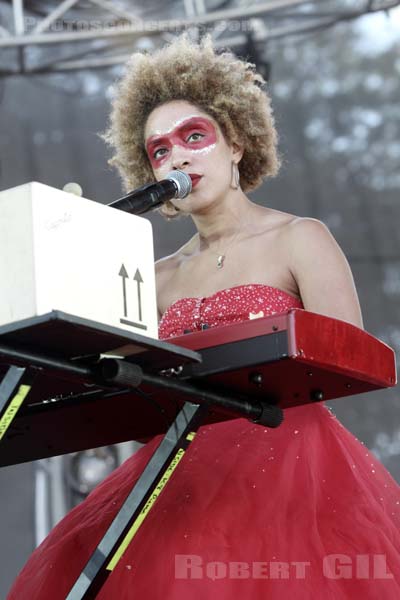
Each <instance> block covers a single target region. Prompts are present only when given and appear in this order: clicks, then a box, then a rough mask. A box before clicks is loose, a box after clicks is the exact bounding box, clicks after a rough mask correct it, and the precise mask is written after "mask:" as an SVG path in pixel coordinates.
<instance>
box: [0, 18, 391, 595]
mask: <svg viewBox="0 0 400 600" xmlns="http://www.w3.org/2000/svg"><path fill="white" fill-rule="evenodd" d="M399 12H400V11H399V9H396V10H393V11H392V14H391V17H390V18H389V17H388V16H386V17H385V16H384V15H383V14H376V15H374V16H369V17H364V18H362V19H360V20H358V21H357V22H355V23H353V24H342V25H340V26H337V27H335V28H334V29H330V30H327V31H325V32H317V33H314V34H312V35H307V36H306V37H304V36H303V37H297V38H295V37H294V38H291V39H282V40H280V41H276V42H274V43H271V44H269V45H268V48H267V49H266V52H265V53H264V60H265V61H267V62H268V63H269V64H270V67H271V80H270V86H269V89H270V93H271V95H272V97H273V102H274V106H275V113H276V118H277V125H278V129H279V132H280V150H281V153H282V155H283V159H284V161H283V168H282V170H281V173H280V175H279V177H278V178H276V179H275V180H273V181H270V182H268V183H266V184H265V185H264V186H263V187H262V188H260V189H259V190H257V191H256V192H255V193H254V194H253V195H252V198H253V199H254V200H255V201H257V202H259V203H260V204H263V205H266V206H271V207H273V208H277V209H279V210H283V211H287V212H291V213H295V214H298V215H302V216H312V217H316V218H318V219H321V220H322V221H324V222H325V223H326V224H327V225H328V226H329V227H330V229H331V231H332V233H333V234H334V236H335V237H336V239H337V240H338V242H339V243H340V245H341V246H342V248H343V250H344V251H345V253H346V255H347V257H348V259H349V261H350V264H351V266H352V269H353V273H354V277H355V281H356V285H357V289H358V292H359V296H360V301H361V305H362V309H363V316H364V324H365V328H366V329H367V330H368V331H370V332H371V333H372V334H373V335H375V336H377V337H379V338H381V339H382V340H384V341H385V342H387V343H388V344H390V345H391V346H392V347H394V348H395V349H396V351H398V350H399V347H400V327H399V316H400V303H399V300H400V270H399V267H400V233H399V224H400V219H399V217H400V207H399V187H400V169H399V162H400V135H399V133H400V131H399V129H400V118H399V117H400V89H399V74H400V58H399V56H400V52H399V50H400V43H399V38H400V16H399ZM120 73H121V67H114V68H112V69H101V70H100V69H99V70H93V71H80V72H71V73H68V74H67V75H66V74H53V75H50V74H48V75H34V76H29V77H28V76H15V77H8V78H2V79H1V78H0V100H1V103H0V190H6V189H8V188H11V187H13V186H16V185H19V184H22V183H25V182H28V181H33V180H35V181H40V182H42V183H46V184H48V185H51V186H54V187H56V188H62V187H63V185H64V184H66V183H67V182H69V181H77V182H79V183H80V184H81V186H82V188H83V191H84V196H85V197H87V198H90V199H94V200H97V201H99V202H102V203H106V202H110V201H111V200H113V199H116V198H118V197H119V196H120V195H121V187H120V182H119V179H118V176H117V174H116V173H114V172H113V171H111V170H110V168H109V167H108V166H107V152H108V151H107V149H106V148H105V146H104V144H103V142H102V141H101V139H100V138H99V136H98V133H99V132H101V131H102V130H104V128H105V126H106V122H107V114H108V110H109V102H110V98H111V95H112V84H113V82H114V81H115V79H116V78H117V77H118V75H119V74H120ZM149 218H150V220H151V222H152V224H153V231H154V241H155V252H156V257H157V258H158V257H160V256H163V255H165V254H169V253H171V252H173V251H174V250H176V248H177V247H178V246H179V245H180V244H182V243H183V242H184V241H185V240H186V239H187V238H188V236H189V235H190V234H191V233H192V232H193V231H194V229H193V226H192V224H191V222H190V221H189V220H179V221H178V222H166V221H165V220H164V219H162V218H161V217H160V216H159V215H156V214H154V215H150V217H149ZM399 402H400V399H399V391H398V390H397V389H396V388H394V389H391V390H385V391H381V392H377V393H371V394H369V395H366V396H364V395H362V396H355V397H352V398H347V399H342V400H337V401H334V402H331V403H330V404H331V406H332V407H333V409H334V411H335V413H336V414H337V415H338V417H339V418H340V419H341V420H342V422H343V423H344V424H345V425H346V426H347V427H348V428H349V429H350V430H351V431H352V432H354V434H355V435H356V436H357V437H358V438H359V439H360V440H362V441H363V442H364V443H365V444H366V446H367V447H368V448H371V449H373V450H374V451H375V453H376V454H377V455H378V457H379V458H380V459H381V461H382V462H383V463H384V464H385V465H386V467H387V468H388V469H389V471H390V472H391V473H392V475H393V476H394V477H395V478H396V479H397V481H399V482H400V461H399V456H400V425H399ZM32 473H33V465H32V464H26V465H20V466H16V467H9V468H3V469H1V470H0V489H1V500H0V524H1V529H0V531H1V537H2V543H1V547H2V560H1V562H0V598H3V597H5V594H6V591H7V590H8V588H9V586H10V584H11V582H12V580H13V578H14V577H15V575H16V574H17V572H18V570H19V569H20V568H21V567H22V565H23V563H24V562H25V560H26V558H27V557H28V556H29V554H30V552H31V551H32V548H33V533H32V521H33V476H32Z"/></svg>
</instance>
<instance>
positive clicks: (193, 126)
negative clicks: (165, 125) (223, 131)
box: [146, 117, 217, 169]
mask: <svg viewBox="0 0 400 600" xmlns="http://www.w3.org/2000/svg"><path fill="white" fill-rule="evenodd" d="M216 141H217V132H216V129H215V126H214V124H213V123H212V122H211V121H210V120H209V119H207V118H205V117H191V118H189V119H187V120H186V121H183V122H182V123H179V124H178V125H177V126H176V127H175V128H174V129H172V130H171V131H169V132H167V133H165V134H164V135H159V134H156V135H153V136H151V137H149V139H148V140H147V142H146V152H147V156H148V157H149V160H150V163H151V166H152V167H153V169H158V168H160V166H161V165H162V164H163V163H164V161H165V160H166V159H167V157H168V155H169V153H170V151H171V150H172V147H173V146H174V145H175V144H177V145H179V146H182V147H184V148H187V149H189V150H203V149H204V148H207V147H208V146H211V145H212V144H215V143H216Z"/></svg>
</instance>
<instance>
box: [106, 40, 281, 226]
mask: <svg viewBox="0 0 400 600" xmlns="http://www.w3.org/2000/svg"><path fill="white" fill-rule="evenodd" d="M264 83H265V81H264V79H263V78H262V77H261V75H260V74H258V73H256V71H255V67H254V65H252V64H250V63H248V62H245V61H243V60H241V59H239V58H237V57H236V56H234V55H233V54H232V53H231V52H229V51H225V52H223V53H221V54H217V53H216V52H215V50H214V48H213V46H212V42H211V39H210V37H209V36H206V37H205V38H203V40H201V41H200V42H198V43H195V42H192V41H191V40H190V39H189V38H188V37H187V36H186V35H182V36H180V37H178V38H176V39H175V40H174V41H172V42H171V43H170V44H169V45H167V46H164V47H163V48H161V49H159V50H157V51H156V52H154V53H153V54H142V53H135V54H133V55H132V56H131V58H130V60H129V61H128V63H127V69H126V73H125V75H124V76H123V78H122V79H121V81H120V82H119V85H118V88H117V93H116V94H115V97H114V100H113V103H112V111H111V115H110V125H109V128H108V130H107V131H106V132H105V135H104V136H103V137H104V139H105V140H106V142H107V143H108V144H109V145H111V146H112V147H113V148H114V149H115V154H114V156H113V157H112V158H111V159H110V161H109V163H110V164H112V165H114V166H116V167H117V169H118V170H119V173H120V175H121V177H122V179H123V183H124V187H125V188H126V190H129V189H132V188H136V187H138V186H141V185H144V184H146V183H150V182H151V181H154V175H153V171H152V168H151V165H150V161H149V159H148V157H147V154H146V150H145V145H144V127H145V124H146V121H147V118H148V116H149V115H150V113H151V112H152V111H153V110H154V109H155V108H156V107H157V106H159V105H160V104H164V103H166V102H170V101H173V100H186V101H187V102H190V103H192V104H194V105H196V106H197V107H198V108H199V109H201V110H203V111H204V112H205V113H207V114H208V115H210V116H211V117H213V118H214V119H215V121H216V122H217V123H218V125H219V126H220V128H221V131H222V133H223V134H224V136H225V138H226V140H227V142H228V143H232V142H235V141H238V142H240V143H241V144H243V145H244V153H243V157H242V159H241V161H240V163H239V173H240V184H241V187H242V189H243V191H244V192H247V191H250V190H253V189H255V188H256V187H258V186H259V185H260V184H261V183H262V181H263V179H264V178H265V177H273V176H274V175H276V174H277V172H278V170H279V166H280V160H279V156H278V152H277V141H278V137H277V133H276V129H275V126H274V118H273V114H272V108H271V103H270V98H269V96H268V95H267V94H266V92H265V91H264V90H263V89H261V86H263V84H264ZM160 212H161V213H162V214H163V215H164V216H167V217H174V216H177V215H179V211H178V210H177V209H175V207H174V206H173V204H172V203H171V202H166V203H165V204H164V205H163V206H162V208H161V209H160Z"/></svg>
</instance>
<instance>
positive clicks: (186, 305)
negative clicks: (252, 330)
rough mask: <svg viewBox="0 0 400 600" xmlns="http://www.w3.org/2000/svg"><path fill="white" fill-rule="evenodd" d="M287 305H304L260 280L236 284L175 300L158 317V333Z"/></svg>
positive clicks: (256, 314)
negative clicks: (194, 296) (201, 295)
mask: <svg viewBox="0 0 400 600" xmlns="http://www.w3.org/2000/svg"><path fill="white" fill-rule="evenodd" d="M290 308H303V305H302V303H301V301H300V300H298V299H297V298H295V297H294V296H291V295H290V294H288V293H287V292H284V291H283V290H280V289H279V288H275V287H272V286H269V285H264V284H262V283H252V284H247V285H237V286H234V287H231V288H226V289H224V290H220V291H219V292H216V293H215V294H212V295H211V296H205V297H200V298H181V299H180V300H177V301H176V302H174V303H173V304H171V305H170V306H169V307H168V308H167V310H166V311H165V313H164V315H163V317H162V319H161V321H160V324H159V337H160V339H166V338H170V337H174V336H178V335H182V334H183V333H185V331H186V332H187V331H201V329H202V328H204V326H207V327H218V326H219V325H227V324H230V323H239V322H242V321H248V320H250V319H251V318H257V317H268V316H270V315H274V314H277V313H282V312H285V311H287V310H289V309H290Z"/></svg>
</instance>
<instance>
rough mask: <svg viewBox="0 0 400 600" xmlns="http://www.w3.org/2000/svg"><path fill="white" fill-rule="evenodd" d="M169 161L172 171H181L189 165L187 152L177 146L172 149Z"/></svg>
mask: <svg viewBox="0 0 400 600" xmlns="http://www.w3.org/2000/svg"><path fill="white" fill-rule="evenodd" d="M171 159H172V161H171V162H172V168H173V169H182V168H183V167H186V166H187V165H189V164H190V157H189V154H188V151H187V150H185V148H182V146H179V145H178V144H176V145H175V146H174V147H173V148H172V153H171Z"/></svg>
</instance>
